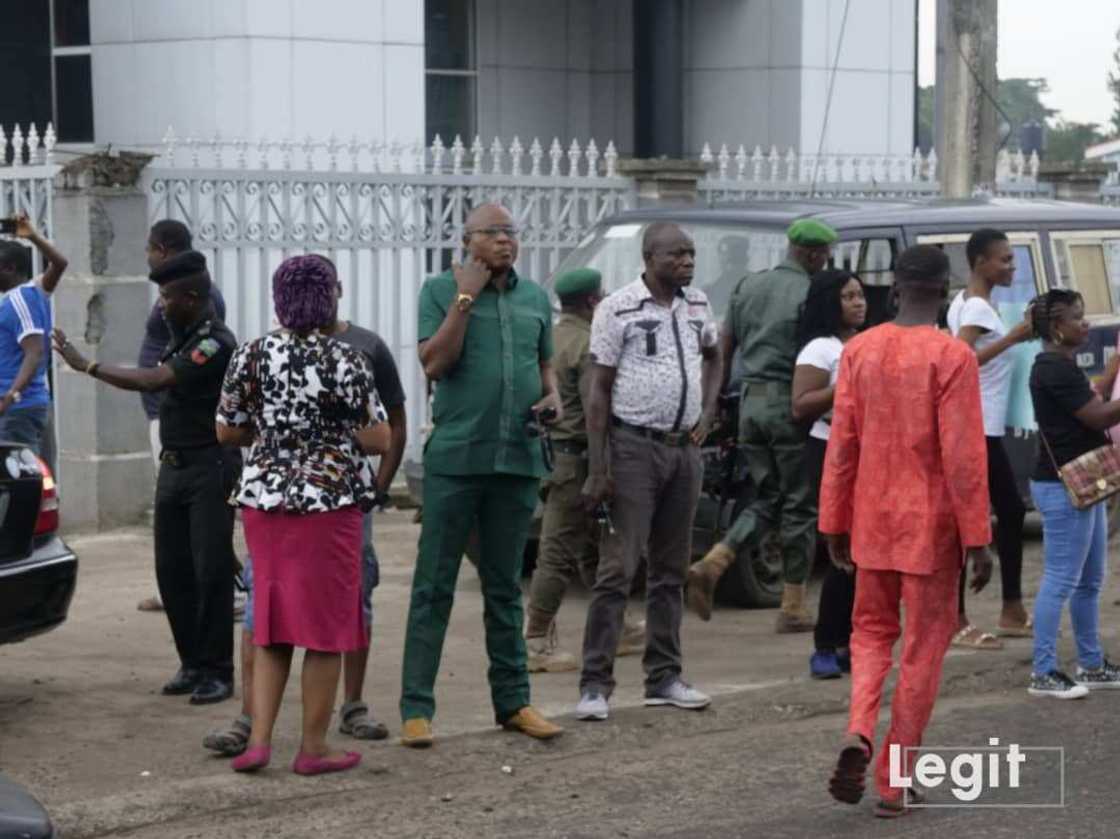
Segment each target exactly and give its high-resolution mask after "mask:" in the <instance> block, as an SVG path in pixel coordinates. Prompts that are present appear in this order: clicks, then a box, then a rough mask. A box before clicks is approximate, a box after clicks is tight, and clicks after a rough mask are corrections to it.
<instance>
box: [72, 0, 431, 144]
mask: <svg viewBox="0 0 1120 839" xmlns="http://www.w3.org/2000/svg"><path fill="white" fill-rule="evenodd" d="M423 8H424V7H423V0H314V2H311V0H158V2H152V0H91V2H90V27H91V41H92V54H93V57H92V62H93V98H94V130H95V137H96V141H97V142H98V144H105V143H115V144H118V145H122V144H123V145H147V144H155V143H158V142H159V141H160V140H161V138H162V137H163V135H164V133H165V132H166V131H167V127H168V126H169V125H174V126H176V128H177V129H178V131H179V134H180V136H184V134H185V133H187V132H190V133H192V134H193V135H194V136H196V137H199V136H201V137H205V138H207V139H209V138H210V137H212V136H213V135H214V134H215V132H218V133H220V134H221V136H223V137H225V138H236V137H252V138H258V137H261V136H268V137H273V138H282V137H293V138H297V139H299V138H302V137H304V136H306V135H307V134H311V135H313V136H315V137H326V136H327V135H328V134H330V133H331V132H332V131H333V132H334V133H335V134H336V135H337V136H339V137H340V138H344V139H349V138H350V137H351V135H354V134H357V135H359V136H360V137H362V138H369V139H378V140H386V141H391V140H394V139H398V140H401V141H402V142H405V143H411V142H414V141H417V140H420V141H422V140H423V138H424V46H423V44H424V31H423V24H424V20H423Z"/></svg>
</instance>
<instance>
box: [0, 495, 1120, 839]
mask: <svg viewBox="0 0 1120 839" xmlns="http://www.w3.org/2000/svg"><path fill="white" fill-rule="evenodd" d="M417 536H418V527H417V526H416V525H414V524H413V523H412V520H411V514H410V513H407V512H391V513H387V514H384V515H381V516H379V518H378V522H377V530H376V543H377V547H378V551H379V554H380V556H381V561H382V574H381V585H380V587H379V588H378V589H377V591H376V593H375V601H374V602H375V610H376V617H375V631H374V642H373V650H372V655H371V659H370V664H369V670H368V686H367V691H366V694H367V698H368V699H369V700H370V701H371V703H372V705H373V707H374V709H375V711H376V713H377V715H378V716H379V717H380V718H381V719H384V720H385V721H386V722H387V723H388V724H389V726H390V730H391V732H392V735H393V739H390V740H389V741H388V742H383V743H376V744H363V745H361V746H360V749H361V750H362V752H363V753H364V755H365V760H364V762H363V765H362V767H361V768H360V769H359V770H357V771H355V772H352V773H348V774H347V775H345V776H336V777H328V778H316V779H303V778H299V777H297V776H294V775H292V774H291V773H290V772H288V771H287V768H286V764H287V762H288V761H290V759H291V756H292V755H294V752H295V749H296V745H297V736H298V714H299V696H298V683H297V682H296V681H294V680H293V682H292V683H291V685H290V686H289V692H288V695H287V698H286V700H285V706H284V709H283V711H282V714H281V719H280V722H279V725H278V729H277V740H276V743H275V752H274V763H273V767H272V768H270V769H269V770H268V771H267V772H265V773H263V774H262V776H259V777H255V778H246V777H239V776H235V775H234V773H232V772H231V771H230V769H229V767H228V764H227V762H226V761H224V760H221V759H217V758H214V757H211V756H210V755H208V754H207V753H206V752H204V750H203V749H202V748H201V744H200V740H201V737H202V735H203V734H204V733H205V732H206V731H207V730H208V729H209V728H211V727H213V726H215V725H217V724H220V723H224V722H226V721H228V720H229V719H230V718H231V717H232V716H233V715H235V714H236V713H237V710H238V704H239V700H238V701H230V702H226V703H222V704H219V705H217V706H208V707H204V708H196V707H192V706H190V705H189V704H187V702H186V699H185V698H170V697H163V696H161V695H159V687H160V685H161V684H162V683H163V681H165V680H166V679H167V678H168V677H170V676H171V675H172V673H173V672H174V670H175V666H176V661H175V657H174V652H173V647H172V644H171V637H170V632H169V630H168V627H167V623H166V619H165V618H164V616H163V615H162V614H159V613H157V614H149V613H141V612H138V611H136V608H135V606H136V602H137V601H138V600H140V599H141V598H142V597H144V596H147V595H148V594H150V593H152V591H153V590H154V578H153V573H152V547H151V537H150V533H149V532H147V531H145V530H143V529H139V528H137V529H132V530H123V531H117V532H112V533H107V534H100V535H96V536H84V537H83V536H78V537H72V538H71V539H70V540H69V541H70V544H71V545H72V547H73V548H74V549H75V550H76V552H77V553H78V554H79V556H80V558H81V570H80V579H79V585H78V591H77V593H76V595H75V598H74V602H73V605H72V608H71V613H70V619H69V621H68V622H67V623H66V624H65V625H64V626H63V627H62V628H60V629H58V630H57V631H55V632H53V633H50V634H48V635H46V636H42V637H40V638H36V639H32V640H31V641H28V642H26V643H23V644H18V645H12V646H8V647H4V648H2V649H0V771H3V772H4V773H5V774H7V775H9V776H11V777H13V778H15V779H16V780H18V781H20V782H21V783H24V784H25V785H27V786H28V787H30V788H31V789H32V790H33V791H34V792H35V793H36V794H37V795H38V796H39V797H40V798H41V800H42V801H43V802H44V803H45V804H46V806H47V807H48V809H49V810H50V812H51V813H52V816H53V817H54V818H55V820H56V822H57V824H58V825H59V826H60V827H61V828H62V829H63V834H64V835H65V836H67V837H74V836H116V835H135V836H153V837H154V836H157V835H158V836H160V837H163V839H170V837H179V836H182V837H186V836H199V837H202V836H227V835H228V836H238V837H244V836H308V835H313V834H315V833H318V832H321V831H322V830H323V829H326V828H330V829H332V830H333V829H337V828H341V829H342V830H344V831H345V832H346V833H347V834H349V835H362V836H365V835H369V836H374V835H376V836H491V835H492V836H588V837H591V836H646V835H649V836H654V835H665V836H670V835H674V836H709V835H710V836H732V835H743V834H742V833H740V832H739V828H737V827H733V826H732V824H733V823H734V824H735V825H739V826H742V827H744V829H745V826H746V825H748V824H750V825H753V826H754V827H753V828H752V830H751V831H750V832H754V830H755V829H759V830H764V831H768V832H769V835H782V836H785V835H789V836H800V835H849V830H850V831H851V833H850V835H858V833H859V832H860V831H861V830H863V829H864V828H866V827H867V824H868V822H866V821H865V820H864V819H863V816H866V813H862V814H861V815H860V817H859V818H855V817H853V816H852V815H851V813H853V812H856V809H858V808H856V809H844V808H841V814H837V813H838V811H837V810H836V809H835V808H834V807H833V806H832V805H831V803H830V801H829V800H828V799H827V797H825V796H822V794H821V783H822V777H823V776H821V773H822V772H823V771H824V770H823V769H821V765H822V761H823V762H824V763H827V761H828V760H829V759H830V753H831V749H832V747H833V745H834V743H835V742H836V739H837V737H838V736H839V734H840V733H841V732H842V730H843V726H844V717H843V716H842V714H843V712H844V708H845V704H846V700H847V681H846V680H840V681H835V682H825V683H820V682H813V681H811V680H810V679H809V678H808V673H807V659H808V654H809V652H810V645H811V637H810V636H808V635H801V636H776V635H774V634H773V632H772V626H773V619H774V614H775V613H774V612H772V611H770V612H765V611H761V612H760V611H737V610H727V609H724V610H720V611H718V612H717V613H716V616H715V618H714V619H713V621H712V622H711V623H708V624H704V623H701V622H700V621H699V620H697V619H696V618H694V617H693V616H691V615H688V616H686V619H685V625H684V630H683V637H684V647H685V649H684V652H685V665H686V677H687V678H688V679H689V680H690V681H692V682H694V683H695V684H696V685H697V686H698V687H700V688H701V689H703V690H706V691H708V692H710V693H711V694H713V695H714V696H715V697H716V701H715V703H714V705H713V708H712V709H711V710H709V711H707V712H704V713H701V714H696V713H686V712H679V711H675V710H663V709H657V710H653V709H644V708H642V707H640V700H641V666H640V660H639V658H637V657H628V658H625V659H620V660H619V662H618V667H617V675H618V679H619V689H618V691H617V693H616V695H615V701H614V704H613V708H614V710H615V713H614V714H613V716H612V719H611V721H610V722H608V723H607V724H604V725H589V724H586V723H579V722H576V721H575V720H574V719H572V718H571V717H570V716H567V717H566V718H563V717H565V715H570V713H571V710H572V708H573V705H574V702H575V701H576V699H577V698H578V696H577V687H576V686H577V676H578V674H575V673H568V674H550V675H539V676H534V677H533V701H534V704H536V705H537V706H538V707H539V708H540V709H541V710H542V711H543V712H544V713H545V714H546V715H549V716H554V717H561V718H562V719H561V720H560V721H561V722H562V724H564V725H565V726H567V727H568V731H567V732H566V734H565V736H564V737H562V738H560V740H559V741H557V742H556V743H553V744H541V743H536V742H531V741H529V740H527V739H526V738H524V737H520V736H518V735H512V734H509V733H505V732H500V731H498V730H497V729H496V728H495V727H494V725H493V717H492V712H491V710H490V706H489V691H488V688H487V684H486V678H485V669H486V661H485V655H484V652H483V634H482V619H481V601H480V597H479V586H478V580H477V577H476V576H475V575H474V572H473V569H471V567H470V566H469V564H467V563H466V562H464V565H463V571H462V574H461V576H460V580H459V593H458V598H457V601H456V608H455V611H454V613H453V616H452V622H451V627H450V630H449V632H448V643H447V647H446V650H445V654H444V663H443V668H442V672H441V678H440V681H439V684H438V688H437V701H438V703H439V709H438V712H437V716H436V720H435V725H436V733H437V735H438V736H439V737H440V738H441V739H440V743H439V744H438V745H437V747H436V748H435V749H433V750H431V751H429V752H427V753H417V752H411V751H409V750H405V749H402V748H401V747H400V746H398V745H396V742H395V736H396V734H397V733H398V730H399V719H398V714H397V698H398V690H399V683H400V655H401V649H402V646H403V628H404V618H405V614H406V610H407V599H408V587H409V583H410V577H411V569H412V563H413V561H414V558H415V544H416V539H417ZM1039 548H1040V545H1039V544H1038V543H1037V542H1033V543H1032V544H1031V545H1029V546H1028V552H1027V561H1026V570H1025V574H1024V582H1025V591H1026V594H1027V597H1028V599H1030V598H1031V597H1032V596H1033V594H1034V591H1035V590H1036V588H1037V579H1038V571H1039V564H1040V558H1039ZM1118 595H1120V589H1118V587H1117V586H1116V585H1115V584H1111V583H1110V585H1109V590H1108V592H1107V597H1106V598H1105V600H1104V601H1103V605H1102V629H1103V631H1104V634H1105V636H1106V644H1107V643H1109V642H1110V641H1113V642H1114V639H1115V636H1116V627H1117V618H1118V617H1120V607H1116V606H1114V605H1113V600H1114V599H1115V598H1116V597H1117V596H1118ZM998 598H999V585H998V576H997V580H996V581H995V582H994V583H993V585H992V586H991V587H990V588H989V590H988V591H986V592H984V593H983V594H982V595H980V596H978V597H973V598H972V599H971V600H970V604H971V606H970V612H971V613H972V615H973V619H974V620H976V621H977V622H978V623H980V624H982V625H983V626H985V627H987V628H991V627H993V626H994V623H995V616H996V612H997V610H998V602H999V599H998ZM814 603H815V600H814ZM635 608H636V609H637V608H640V607H639V606H638V605H637V604H635ZM585 609H586V593H585V592H584V591H582V590H579V589H576V590H574V591H573V592H572V596H571V597H570V598H569V599H568V601H567V602H566V603H565V606H564V609H563V612H562V614H561V618H560V627H561V636H562V641H563V643H564V645H565V646H566V648H568V649H569V650H571V651H573V652H578V646H579V641H580V636H581V632H582V626H583V617H584V613H585ZM1069 635H1070V633H1069V631H1068V628H1067V630H1066V631H1065V633H1064V636H1065V639H1066V641H1065V643H1066V644H1067V646H1068V638H1069ZM1067 653H1068V650H1067ZM1029 657H1030V642H1029V640H1013V641H1009V642H1008V643H1007V647H1006V649H1005V650H1003V651H1001V652H997V653H991V652H984V653H979V652H972V651H956V650H954V651H952V652H951V653H950V657H949V659H948V661H947V664H946V678H945V688H944V691H943V693H944V695H945V696H946V697H947V699H946V701H945V702H944V703H943V704H942V707H941V708H940V709H939V713H938V716H937V717H936V718H935V720H936V721H937V722H936V725H939V726H941V728H940V729H937V728H936V727H935V731H938V732H948V733H954V732H963V731H964V729H963V728H961V727H960V724H959V722H954V720H958V721H959V720H962V719H966V720H973V723H974V725H975V726H980V728H977V731H978V732H980V733H977V734H976V736H977V737H980V736H981V734H982V732H981V728H982V726H981V723H982V722H983V721H984V720H985V719H986V720H988V721H989V722H991V721H997V722H1000V721H1002V722H1008V723H1010V722H1012V721H1013V722H1014V724H1015V728H1016V730H1023V729H1024V727H1025V736H1029V735H1030V734H1031V733H1035V734H1040V733H1042V732H1046V733H1047V736H1046V737H1042V739H1043V740H1047V738H1048V739H1049V741H1054V742H1057V743H1064V742H1065V738H1066V736H1067V732H1068V731H1069V729H1068V727H1067V726H1074V727H1075V728H1077V729H1078V731H1079V732H1080V735H1082V736H1083V737H1085V738H1088V733H1087V732H1088V731H1090V730H1091V729H1092V726H1094V725H1095V726H1107V725H1108V724H1109V717H1108V715H1107V714H1106V713H1105V711H1104V710H1103V709H1104V708H1105V707H1110V706H1111V703H1110V702H1109V700H1110V699H1111V697H1108V696H1101V695H1099V694H1098V695H1094V697H1092V698H1091V701H1090V702H1085V703H1074V704H1073V705H1072V706H1071V704H1070V703H1061V704H1060V705H1059V704H1055V705H1056V707H1053V708H1051V707H1049V706H1047V705H1046V703H1040V702H1038V701H1034V702H1029V701H1028V699H1027V697H1026V695H1025V691H1024V690H1023V686H1024V684H1025V679H1026V676H1027V673H1028V672H1029ZM1115 700H1116V701H1120V693H1118V694H1117V695H1116V696H1115ZM1106 703H1107V706H1106ZM973 706H976V707H975V708H973ZM1078 708H1080V709H1082V710H1077V709H1078ZM1085 709H1088V710H1085ZM1055 715H1059V716H1055ZM1032 720H1033V723H1032ZM1048 725H1049V726H1051V728H1052V729H1053V730H1052V731H1048V730H1047V729H1046V726H1048ZM988 730H990V727H989V729H988ZM1110 730H1113V731H1114V727H1113V728H1112V729H1110ZM984 736H986V735H984ZM341 739H343V738H340V740H341ZM1111 739H1112V738H1111V737H1110V738H1109V742H1111ZM348 742H349V743H350V744H352V743H353V741H348ZM1085 742H1086V744H1091V743H1093V742H1098V745H1099V740H1093V739H1092V738H1088V739H1086V740H1085ZM783 749H786V750H788V753H786V752H783ZM1113 754H1114V752H1113ZM1097 757H1098V758H1099V755H1098V756H1097ZM503 766H509V767H510V768H511V769H512V770H513V773H512V774H507V773H504V772H502V767H503ZM802 771H804V772H809V773H810V775H811V778H809V779H808V780H806V779H805V778H801V779H800V780H799V777H800V776H798V775H797V773H800V772H802ZM1074 774H1076V773H1074ZM1094 777H1095V776H1094ZM790 790H793V791H794V793H793V798H792V799H791V801H792V800H796V799H798V798H799V797H802V798H804V800H805V802H806V806H807V807H808V809H804V808H800V807H799V808H796V810H797V812H796V814H795V815H796V817H794V816H791V815H790V814H789V812H788V808H787V802H786V801H785V799H784V797H783V796H784V795H785V794H786V793H787V792H789V791H790ZM721 801H722V802H723V804H722V806H717V805H718V804H719V802H721ZM973 812H975V811H973ZM992 812H999V811H992ZM1040 812H1041V811H1040ZM812 814H816V815H812ZM810 815H812V817H811V818H810V817H809V816H810ZM924 818H925V816H924V815H923V819H924ZM845 819H846V821H845ZM787 821H788V828H789V831H790V832H788V833H787V832H785V830H786V827H784V826H783V825H786V822H787ZM927 823H932V822H931V821H930V820H927ZM1000 824H1001V823H1000V822H999V821H998V820H993V821H992V822H991V826H992V830H993V831H995V832H994V833H993V835H1004V834H1002V833H999V832H998V830H999V828H1000ZM1094 824H1095V823H1094ZM779 827H781V829H780V830H779V829H778V828H779ZM818 828H819V830H818ZM876 829H877V830H878V828H876ZM1020 829H1021V828H1020ZM884 830H885V828H884ZM883 835H896V834H894V833H883ZM1034 835H1067V834H1066V833H1065V832H1062V833H1060V834H1059V833H1049V832H1047V833H1045V834H1043V833H1037V832H1035V833H1034ZM1068 835H1079V836H1096V835H1101V836H1112V835H1115V831H1111V830H1110V831H1108V832H1105V833H1094V832H1092V831H1090V832H1083V831H1075V832H1074V833H1069V834H1068Z"/></svg>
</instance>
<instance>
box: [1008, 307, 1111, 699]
mask: <svg viewBox="0 0 1120 839" xmlns="http://www.w3.org/2000/svg"><path fill="white" fill-rule="evenodd" d="M1031 322H1032V325H1033V328H1034V332H1035V335H1036V336H1037V337H1039V338H1041V339H1042V352H1041V353H1039V354H1038V356H1037V357H1036V358H1035V361H1034V366H1033V367H1032V368H1031V376H1030V388H1031V401H1032V402H1033V404H1034V413H1035V417H1036V418H1037V421H1038V432H1039V438H1040V440H1039V446H1038V462H1037V464H1036V465H1035V469H1034V472H1033V473H1032V475H1031V496H1032V497H1033V498H1034V503H1035V506H1036V507H1037V508H1038V510H1039V512H1040V513H1041V514H1042V536H1043V570H1042V584H1041V585H1040V587H1039V591H1038V597H1037V598H1036V600H1035V605H1034V667H1033V669H1032V673H1031V678H1030V685H1029V687H1028V688H1027V692H1028V693H1029V694H1030V695H1031V696H1049V697H1053V698H1055V699H1080V698H1081V697H1084V696H1086V695H1087V694H1088V693H1089V690H1090V689H1094V688H1120V668H1117V667H1116V666H1115V665H1113V664H1112V663H1111V662H1109V661H1108V659H1107V658H1106V657H1105V655H1104V652H1103V651H1102V650H1101V643H1100V633H1099V631H1098V620H1099V611H1100V609H1099V601H1100V592H1101V588H1102V587H1103V585H1104V578H1105V570H1106V562H1107V556H1108V519H1107V516H1106V513H1105V504H1104V503H1100V504H1095V505H1094V506H1092V507H1090V508H1089V509H1087V510H1078V509H1076V508H1075V507H1074V506H1073V503H1072V502H1071V501H1070V499H1069V496H1068V495H1067V494H1066V490H1065V487H1064V486H1063V485H1062V482H1061V480H1060V479H1059V476H1058V469H1059V468H1060V467H1062V466H1064V465H1065V464H1067V463H1069V462H1070V461H1072V460H1074V459H1076V458H1078V457H1080V456H1081V455H1083V454H1085V453H1087V452H1090V451H1092V450H1093V449H1096V448H1099V447H1101V446H1104V445H1107V444H1108V438H1107V436H1106V435H1105V431H1106V430H1107V429H1108V428H1110V427H1111V426H1113V425H1116V424H1117V423H1120V400H1115V401H1112V402H1105V401H1104V400H1103V399H1102V398H1101V396H1100V395H1099V394H1098V393H1097V392H1096V391H1094V389H1093V387H1092V385H1090V383H1089V379H1088V377H1086V375H1085V373H1084V372H1082V370H1081V369H1080V368H1079V367H1078V366H1077V360H1076V353H1077V349H1078V347H1080V346H1081V345H1082V344H1084V343H1085V339H1086V338H1087V337H1088V335H1089V324H1088V322H1086V320H1085V304H1084V301H1083V300H1082V299H1081V295H1080V294H1078V293H1077V292H1075V291H1070V290H1068V289H1053V290H1051V291H1049V292H1047V293H1046V294H1043V295H1041V296H1039V297H1037V298H1036V299H1035V300H1034V302H1033V303H1032V304H1031ZM1111 387H1112V386H1111V383H1106V388H1107V389H1106V392H1111ZM1066 603H1069V611H1070V619H1071V621H1072V624H1073V635H1074V641H1075V642H1076V645H1077V659H1078V665H1077V670H1076V672H1075V674H1074V677H1073V678H1070V677H1069V676H1068V675H1066V673H1065V672H1064V671H1062V670H1061V669H1060V668H1059V667H1058V657H1057V636H1058V624H1059V623H1060V622H1061V617H1062V609H1063V608H1064V607H1065V605H1066Z"/></svg>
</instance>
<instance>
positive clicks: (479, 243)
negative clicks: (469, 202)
mask: <svg viewBox="0 0 1120 839" xmlns="http://www.w3.org/2000/svg"><path fill="white" fill-rule="evenodd" d="M463 244H464V245H465V246H466V248H467V251H468V253H470V255H471V256H472V257H474V258H475V259H479V260H481V261H482V262H483V263H484V264H485V265H486V267H488V268H489V269H490V271H491V272H492V273H493V274H495V275H501V274H506V273H508V272H509V270H510V269H511V268H513V263H514V262H516V261H517V249H518V246H517V226H516V225H515V224H514V223H513V216H512V215H511V214H510V212H509V210H507V209H506V208H505V207H503V206H502V205H501V204H482V205H480V206H478V207H475V208H474V209H473V210H471V211H470V213H469V214H468V215H467V220H466V224H465V225H464V226H463Z"/></svg>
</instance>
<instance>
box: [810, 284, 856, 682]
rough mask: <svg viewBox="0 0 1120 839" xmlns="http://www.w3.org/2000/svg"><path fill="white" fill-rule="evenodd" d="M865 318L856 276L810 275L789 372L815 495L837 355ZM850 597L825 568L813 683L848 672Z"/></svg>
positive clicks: (843, 581)
mask: <svg viewBox="0 0 1120 839" xmlns="http://www.w3.org/2000/svg"><path fill="white" fill-rule="evenodd" d="M866 318H867V300H866V298H865V297H864V293H863V283H862V282H861V281H860V279H859V277H857V276H856V275H855V274H853V273H852V272H850V271H821V272H820V273H818V274H815V275H813V282H812V284H811V285H810V286H809V294H808V296H807V297H806V299H805V308H804V309H803V310H802V312H801V321H800V323H799V324H798V343H799V345H800V346H801V347H802V349H801V353H800V354H799V355H798V356H797V362H796V366H795V367H794V370H793V388H792V398H793V406H792V407H793V417H794V419H796V420H798V421H799V422H806V423H807V422H812V423H813V427H812V428H811V429H810V431H809V439H808V441H807V442H806V444H805V467H806V469H807V470H808V473H809V480H810V482H811V483H812V486H813V491H814V493H815V494H819V493H820V489H821V472H822V470H823V467H824V454H825V449H826V448H827V446H828V432H829V421H830V419H831V417H832V397H833V391H834V389H835V384H836V375H837V373H838V372H839V370H840V353H841V352H842V351H843V349H844V342H845V341H847V340H848V339H849V338H851V337H852V336H853V335H855V334H856V332H858V331H859V330H860V329H861V328H862V327H863V323H864V320H866ZM855 594H856V588H855V577H854V576H853V575H852V574H849V573H848V572H846V571H844V570H842V569H840V568H838V567H837V566H835V565H832V564H831V563H830V564H829V568H828V572H827V574H826V575H825V580H824V585H823V586H822V587H821V602H820V608H819V609H818V610H817V626H816V628H815V630H814V632H813V635H814V646H815V647H816V649H815V651H814V652H813V655H812V656H811V657H810V659H809V672H810V674H811V675H812V676H813V678H815V679H836V678H839V677H840V675H841V673H845V672H848V671H849V669H850V665H851V658H850V656H849V654H848V638H849V636H850V635H851V634H852V604H853V603H854V601H855Z"/></svg>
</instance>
